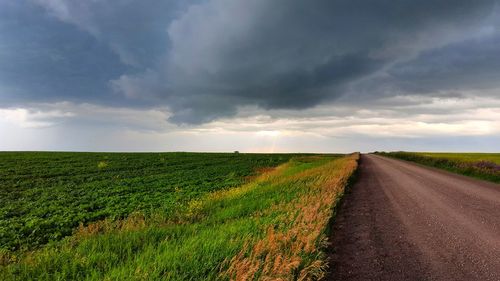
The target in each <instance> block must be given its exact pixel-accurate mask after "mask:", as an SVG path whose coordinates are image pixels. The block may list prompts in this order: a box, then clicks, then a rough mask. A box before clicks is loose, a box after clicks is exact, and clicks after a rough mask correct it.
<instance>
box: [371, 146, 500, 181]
mask: <svg viewBox="0 0 500 281" xmlns="http://www.w3.org/2000/svg"><path fill="white" fill-rule="evenodd" d="M377 153H378V154H381V155H385V156H389V157H394V158H399V159H403V160H407V161H413V162H416V163H420V164H423V165H428V166H432V167H436V168H440V169H444V170H448V171H451V172H454V173H459V174H463V175H466V176H471V177H475V178H479V179H483V180H489V181H493V182H497V183H500V153H435V152H404V151H398V152H388V153H387V152H377Z"/></svg>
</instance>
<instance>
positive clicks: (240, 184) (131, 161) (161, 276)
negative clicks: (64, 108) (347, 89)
mask: <svg viewBox="0 0 500 281" xmlns="http://www.w3.org/2000/svg"><path fill="white" fill-rule="evenodd" d="M2 157H4V158H3V159H4V161H3V163H2V164H3V166H2V167H3V174H2V177H3V178H5V179H7V180H8V182H9V183H10V184H5V182H4V183H2V184H3V185H2V188H3V189H4V190H3V191H2V192H3V193H2V201H5V202H6V203H7V206H8V207H6V208H10V209H8V211H7V212H6V211H3V213H2V214H3V217H2V227H3V229H2V233H9V235H14V236H15V235H17V233H16V232H13V231H14V230H16V229H14V228H11V227H10V225H9V222H11V221H12V222H16V223H17V224H18V225H20V228H21V229H23V227H27V226H26V225H29V226H30V227H34V228H35V231H32V232H30V233H29V232H28V231H27V232H26V233H28V236H27V238H30V239H26V238H25V237H20V239H18V240H16V244H13V245H15V246H17V247H19V246H24V245H38V244H36V243H34V244H30V243H32V241H39V242H40V243H41V242H42V241H44V240H36V237H39V235H40V236H41V237H46V234H47V233H56V232H58V231H59V229H60V227H59V225H61V226H65V227H68V229H71V228H72V227H74V226H75V223H79V222H81V221H85V219H86V220H87V221H95V222H93V223H88V224H86V225H80V226H79V227H77V228H76V229H72V231H73V234H72V235H71V236H67V237H65V238H64V239H62V240H59V241H57V240H58V239H59V238H60V236H62V235H63V234H60V236H54V237H55V238H54V239H53V240H54V241H53V242H51V243H49V244H46V245H44V246H39V247H37V248H36V249H34V250H31V251H14V252H13V251H5V250H4V251H3V252H0V279H1V280H33V279H36V280H230V279H232V280H257V279H259V280H260V279H263V280H276V279H281V280H291V279H299V280H309V279H319V278H321V277H322V276H323V274H324V272H325V264H326V263H325V259H326V256H325V253H324V250H325V248H326V246H327V244H326V231H327V226H328V225H329V222H330V220H331V218H332V216H333V208H334V207H335V205H336V203H337V202H338V200H339V198H340V197H341V196H342V194H343V193H344V188H345V187H346V185H347V184H348V182H349V180H350V179H351V178H352V175H353V174H354V172H355V170H356V168H357V160H358V159H359V155H358V154H353V155H350V156H339V155H337V156H335V155H315V156H312V155H311V156H298V155H243V154H175V153H172V154H72V153H69V154H66V153H62V154H51V153H46V154H43V153H42V154H37V153H27V154H4V155H3V156H2ZM21 160H22V161H21ZM56 160H57V161H56ZM21 162H23V163H24V164H22V163H21ZM56 162H58V163H59V165H55V163H56ZM102 163H106V164H102ZM280 163H283V164H281V165H279V166H278V167H277V168H274V169H262V167H270V166H276V165H278V164H280ZM259 168H260V174H259V175H256V174H255V171H256V169H259ZM249 176H251V177H249ZM235 186H237V187H235ZM230 187H233V188H230ZM7 189H9V190H7ZM14 192H17V196H15V195H13V193H14ZM17 202H19V204H18V203H17ZM92 204H95V205H92ZM89 205H92V206H93V207H92V208H88V206H89ZM30 206H36V208H31V207H30ZM15 210H17V212H15ZM135 210H142V211H145V212H134V211H135ZM132 212H133V213H132ZM6 214H10V215H8V216H6ZM45 214H47V215H45ZM127 214H128V216H127ZM65 218H68V220H65ZM81 218H85V219H81ZM102 218H105V219H102ZM55 219H57V220H59V221H60V224H59V225H58V224H57V223H59V222H58V221H57V220H55ZM30 220H35V221H36V223H30ZM44 222H50V223H46V224H44ZM38 224H42V225H45V226H46V227H44V228H41V229H37V228H36V227H37V225H38ZM39 230H44V231H45V232H43V231H39ZM16 231H17V230H16ZM11 233H14V234H11ZM21 233H23V232H21ZM5 237H7V236H5ZM9 237H12V236H9ZM21 238H22V239H21ZM49 238H52V237H51V236H49ZM45 239H46V238H45ZM3 241H6V242H7V244H8V245H9V246H10V245H11V244H9V243H8V242H9V240H3Z"/></svg>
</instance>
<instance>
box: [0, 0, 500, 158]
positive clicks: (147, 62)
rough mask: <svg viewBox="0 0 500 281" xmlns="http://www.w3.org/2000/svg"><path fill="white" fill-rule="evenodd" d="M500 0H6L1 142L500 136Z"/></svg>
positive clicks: (138, 144) (159, 146)
mask: <svg viewBox="0 0 500 281" xmlns="http://www.w3.org/2000/svg"><path fill="white" fill-rule="evenodd" d="M499 27H500V7H499V1H487V0H484V1H483V0H477V1H457V0H454V1H451V0H450V1H447V0H443V1H426V0H424V1H383V0H376V1H361V0H359V1H357V0H349V1H347V0H344V1H340V0H319V1H304V0H302V1H298V0H276V1H269V0H256V1H247V0H198V1H180V0H178V1H174V0H170V1H159V0H144V1H125V0H123V1H100V0H95V1H70V0H21V1H17V0H16V1H14V0H0V117H1V119H0V134H1V135H2V140H1V141H0V150H44V149H49V150H133V151H135V150H234V149H239V150H242V151H262V152H267V151H350V150H362V151H366V150H371V149H388V150H392V149H407V150H448V151H450V150H467V151H495V150H498V149H499V148H500V147H499V146H498V145H497V144H498V143H500V122H499V121H498V120H500V92H499V89H500V29H499Z"/></svg>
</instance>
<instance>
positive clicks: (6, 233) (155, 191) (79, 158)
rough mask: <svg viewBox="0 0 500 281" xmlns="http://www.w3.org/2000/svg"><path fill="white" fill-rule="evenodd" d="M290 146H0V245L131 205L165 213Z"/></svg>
mask: <svg viewBox="0 0 500 281" xmlns="http://www.w3.org/2000/svg"><path fill="white" fill-rule="evenodd" d="M291 157H294V155H291V154H267V155H266V154H232V153H54V152H3V153H0V202H1V204H0V251H4V252H5V251H26V250H31V249H35V248H37V247H40V246H43V245H44V244H46V243H48V242H50V241H57V240H60V239H62V238H63V237H65V236H67V235H70V234H71V233H72V232H73V230H74V229H75V227H78V225H79V224H81V223H83V224H88V223H91V222H94V221H98V220H103V219H105V218H109V219H112V220H115V219H119V218H124V217H127V216H128V215H130V214H131V213H133V212H141V213H145V214H148V213H152V212H155V213H162V214H165V215H166V216H170V215H173V213H175V212H177V211H178V210H179V209H181V208H183V206H184V205H185V204H187V202H189V201H191V200H193V199H196V198H200V197H202V196H203V195H205V194H207V193H209V192H213V191H217V190H222V189H227V188H231V187H235V186H239V185H241V184H243V183H245V182H246V181H248V180H249V178H250V177H252V176H255V175H257V174H258V173H259V170H262V169H265V168H268V167H274V166H277V165H279V164H282V163H284V162H286V161H288V160H289V159H290V158H291Z"/></svg>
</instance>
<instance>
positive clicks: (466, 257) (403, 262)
mask: <svg viewBox="0 0 500 281" xmlns="http://www.w3.org/2000/svg"><path fill="white" fill-rule="evenodd" d="M331 241H332V249H331V253H330V259H331V264H330V276H328V277H327V278H326V279H327V280H500V185H498V184H494V183H488V182H484V181H479V180H475V179H471V178H468V177H464V176H460V175H455V174H451V173H448V172H445V171H441V170H436V169H433V168H427V167H423V166H420V165H416V164H412V163H409V162H405V161H400V160H395V159H390V158H385V157H381V156H377V155H362V157H361V164H360V171H359V178H358V181H357V182H356V184H355V185H354V186H353V187H352V189H351V191H350V192H349V194H347V195H346V197H345V200H344V201H343V203H342V206H341V208H340V210H339V213H338V215H337V218H336V222H335V224H334V226H333V231H332V237H331Z"/></svg>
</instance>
